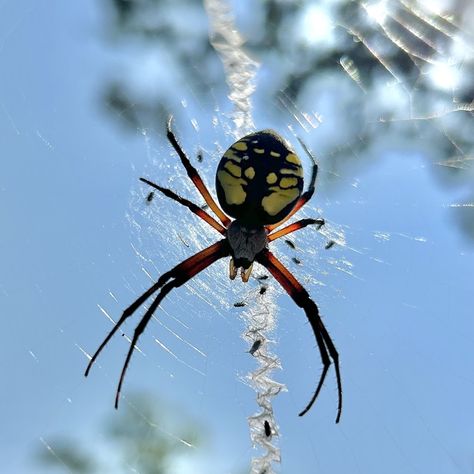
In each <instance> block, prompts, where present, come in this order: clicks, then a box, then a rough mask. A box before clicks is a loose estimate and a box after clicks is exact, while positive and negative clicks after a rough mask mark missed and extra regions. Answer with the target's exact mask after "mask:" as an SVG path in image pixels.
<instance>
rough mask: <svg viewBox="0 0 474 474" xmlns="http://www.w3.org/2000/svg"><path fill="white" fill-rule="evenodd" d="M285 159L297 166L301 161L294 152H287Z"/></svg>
mask: <svg viewBox="0 0 474 474" xmlns="http://www.w3.org/2000/svg"><path fill="white" fill-rule="evenodd" d="M285 159H286V161H288V162H289V163H293V164H294V165H298V166H300V165H301V161H300V159H299V158H298V155H296V154H295V153H288V155H286V158H285Z"/></svg>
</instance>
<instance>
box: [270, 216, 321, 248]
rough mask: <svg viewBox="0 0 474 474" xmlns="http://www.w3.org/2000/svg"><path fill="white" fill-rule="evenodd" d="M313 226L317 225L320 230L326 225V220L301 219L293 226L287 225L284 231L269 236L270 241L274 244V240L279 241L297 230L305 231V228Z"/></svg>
mask: <svg viewBox="0 0 474 474" xmlns="http://www.w3.org/2000/svg"><path fill="white" fill-rule="evenodd" d="M311 224H317V225H318V226H319V227H318V229H320V228H321V226H323V225H324V219H301V220H299V221H296V222H293V224H290V225H287V226H286V227H283V229H280V230H278V231H276V232H274V233H273V234H270V235H269V236H268V241H269V242H272V241H273V240H276V239H279V238H280V237H283V236H284V235H287V234H291V233H292V232H295V231H296V230H300V229H303V228H304V227H307V226H308V225H311Z"/></svg>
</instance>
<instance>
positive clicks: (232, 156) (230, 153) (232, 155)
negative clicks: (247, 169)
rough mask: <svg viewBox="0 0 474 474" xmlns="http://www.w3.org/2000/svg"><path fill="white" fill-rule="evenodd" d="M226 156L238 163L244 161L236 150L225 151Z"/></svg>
mask: <svg viewBox="0 0 474 474" xmlns="http://www.w3.org/2000/svg"><path fill="white" fill-rule="evenodd" d="M224 157H225V158H227V159H228V160H232V161H235V162H236V163H240V162H241V161H242V158H241V157H240V156H237V155H236V154H235V153H234V151H233V150H230V149H229V150H227V151H226V152H225V153H224Z"/></svg>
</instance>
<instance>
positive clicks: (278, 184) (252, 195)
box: [216, 130, 303, 226]
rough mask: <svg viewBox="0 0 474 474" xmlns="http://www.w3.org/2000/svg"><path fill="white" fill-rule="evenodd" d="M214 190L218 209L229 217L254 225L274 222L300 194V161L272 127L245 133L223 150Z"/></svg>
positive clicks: (277, 220)
mask: <svg viewBox="0 0 474 474" xmlns="http://www.w3.org/2000/svg"><path fill="white" fill-rule="evenodd" d="M216 190H217V197H218V199H219V203H220V205H221V207H222V209H223V210H224V212H226V213H227V214H228V215H230V216H231V217H234V218H235V219H238V220H239V221H241V222H242V223H243V224H249V225H255V226H261V225H269V224H274V223H276V222H279V221H280V220H282V219H283V218H284V217H285V216H286V215H287V214H288V213H289V212H290V211H291V210H292V209H293V207H294V205H295V204H296V201H297V200H298V198H299V197H300V195H301V192H302V190H303V168H302V166H301V161H300V159H299V158H298V156H297V155H296V154H295V153H294V152H293V151H292V150H291V149H290V148H289V146H288V145H287V143H286V142H285V141H284V139H283V138H282V137H281V136H280V135H278V133H276V132H274V131H273V130H263V131H261V132H256V133H252V134H250V135H246V136H245V137H243V138H241V139H240V140H238V141H237V142H235V143H234V144H233V145H232V146H231V147H230V148H229V149H228V150H227V151H226V152H225V153H224V156H223V157H222V159H221V161H220V163H219V166H218V168H217V174H216Z"/></svg>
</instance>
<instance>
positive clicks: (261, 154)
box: [85, 117, 342, 423]
mask: <svg viewBox="0 0 474 474" xmlns="http://www.w3.org/2000/svg"><path fill="white" fill-rule="evenodd" d="M171 122H172V117H170V119H169V121H168V126H167V138H168V140H169V141H170V143H171V145H172V146H173V148H174V149H175V151H176V153H177V154H178V156H179V158H180V159H181V163H182V164H183V166H184V168H185V169H186V172H187V174H188V176H189V178H190V179H191V180H192V182H193V183H194V185H195V186H196V188H197V189H198V191H199V192H200V193H201V195H202V197H203V198H204V200H205V201H206V203H207V205H208V206H209V208H210V209H211V210H212V211H213V212H214V214H215V215H216V216H217V217H218V219H219V220H220V222H218V221H217V220H216V219H214V217H212V216H210V215H209V214H208V213H207V212H205V211H204V210H203V209H201V208H200V207H199V206H197V205H196V204H194V203H193V202H191V201H188V200H187V199H184V198H182V197H180V196H178V195H177V194H175V193H174V192H173V191H171V190H169V189H167V188H163V187H161V186H159V185H157V184H155V183H152V182H151V181H149V180H147V179H145V178H140V180H141V181H143V182H144V183H147V184H148V185H150V186H152V187H153V188H154V189H156V190H158V191H160V192H161V193H163V194H164V195H165V196H167V197H169V198H170V199H172V200H174V201H176V202H178V203H180V204H182V205H183V206H186V207H187V208H188V209H189V210H190V211H191V212H193V213H194V214H196V215H197V216H199V217H200V218H201V219H202V220H204V221H205V222H207V223H208V224H209V225H210V226H211V227H213V228H214V229H215V230H216V231H217V232H219V233H220V234H222V235H223V236H224V238H223V239H222V240H219V241H218V242H216V243H215V244H213V245H211V246H210V247H207V248H206V249H204V250H201V251H200V252H198V253H196V254H195V255H193V256H192V257H189V258H187V259H186V260H184V261H183V262H181V263H180V264H178V265H176V266H175V267H174V268H172V269H171V270H169V271H168V272H166V273H164V274H163V275H162V276H161V277H160V278H159V279H158V281H157V282H156V283H155V284H154V285H153V286H152V287H151V288H149V289H148V290H147V291H145V293H143V294H142V295H141V296H140V297H139V298H138V299H137V300H135V301H134V302H133V303H132V304H131V305H130V306H129V307H128V308H126V309H125V311H124V312H123V313H122V316H121V317H120V319H119V320H118V321H117V323H116V324H115V326H114V327H113V328H112V330H111V331H110V332H109V333H108V334H107V336H106V338H105V339H104V341H103V342H102V344H101V345H100V346H99V348H98V349H97V351H96V352H95V354H94V355H93V356H92V358H91V360H90V362H89V364H88V366H87V369H86V372H85V376H86V377H87V375H88V374H89V371H90V369H91V367H92V365H93V364H94V362H95V360H96V359H97V356H98V355H99V354H100V352H101V351H102V349H103V348H104V347H105V346H106V345H107V343H108V342H109V340H110V339H111V338H112V336H113V335H114V334H115V333H116V332H117V330H118V329H119V328H120V326H122V324H123V323H124V322H125V320H126V319H127V318H129V317H130V316H131V315H132V314H133V313H134V312H135V311H136V310H137V309H138V308H139V307H140V306H141V305H142V304H144V303H145V301H146V300H147V299H148V298H149V297H151V296H152V295H153V294H154V293H156V292H157V291H159V293H158V295H157V296H156V297H155V299H154V300H153V301H152V303H151V305H150V307H149V308H148V309H147V310H146V311H145V314H144V315H143V317H142V319H141V320H140V322H139V323H138V325H137V326H136V328H135V331H134V333H133V337H132V341H131V344H130V349H129V350H128V353H127V357H126V358H125V363H124V365H123V368H122V373H121V375H120V379H119V383H118V387H117V391H116V395H115V408H117V407H118V402H119V398H120V391H121V388H122V383H123V380H124V377H125V373H126V371H127V367H128V364H129V362H130V358H131V357H132V353H133V350H134V348H135V345H136V344H137V342H138V338H139V337H140V335H141V334H142V332H143V331H144V330H145V327H146V325H147V324H148V322H149V321H150V319H151V318H152V316H153V313H154V312H155V311H156V309H157V308H158V306H159V304H160V303H161V301H162V300H163V298H164V297H165V296H166V295H167V294H168V293H169V292H170V291H171V290H172V289H173V288H178V287H180V286H182V285H183V284H184V283H186V282H187V281H189V280H190V279H191V278H193V277H194V276H195V275H197V274H198V273H199V272H201V271H202V270H204V269H205V268H207V267H208V266H209V265H211V264H213V263H214V262H216V261H217V260H219V259H221V258H223V257H229V256H230V266H229V276H230V279H231V280H233V279H234V278H235V277H236V276H237V272H238V269H239V268H240V269H241V278H242V281H243V282H247V281H248V280H249V278H250V274H251V272H252V265H253V262H254V261H256V262H258V263H260V264H261V265H263V266H264V267H265V268H267V269H268V271H269V272H270V273H271V274H272V275H273V277H274V278H275V279H276V280H277V281H278V283H280V285H281V286H282V287H283V288H284V289H285V291H286V292H287V293H288V294H289V295H290V297H291V298H292V299H293V301H294V302H295V303H296V304H297V305H298V306H299V307H300V308H303V310H304V312H305V314H306V317H307V318H308V321H309V323H310V325H311V328H312V330H313V333H314V336H315V338H316V342H317V344H318V348H319V352H320V355H321V360H322V363H323V370H322V373H321V375H320V378H319V383H318V385H317V387H316V390H315V392H314V394H313V396H312V397H311V400H310V401H309V403H308V404H307V406H306V408H305V409H304V410H302V411H301V413H299V416H303V415H304V414H305V413H306V412H308V410H309V409H310V408H311V406H312V405H313V403H314V402H315V400H316V398H317V396H318V394H319V392H320V390H321V387H322V386H323V382H324V380H325V378H326V374H327V371H328V369H329V366H330V365H331V359H332V361H333V362H334V366H335V370H336V381H337V391H338V408H337V416H336V423H338V422H339V419H340V417H341V409H342V384H341V375H340V370H339V355H338V352H337V350H336V347H335V346H334V343H333V342H332V339H331V337H330V335H329V333H328V331H327V329H326V328H325V326H324V324H323V322H322V320H321V317H320V316H319V310H318V306H317V305H316V303H315V302H314V301H313V300H312V299H311V298H310V297H309V294H308V292H307V291H306V290H305V289H304V288H303V286H302V285H301V284H300V283H299V282H298V281H297V280H296V278H295V277H294V276H293V275H292V274H291V272H290V271H289V270H288V269H286V268H285V267H284V266H283V264H282V263H281V262H280V261H279V260H278V259H277V258H276V257H275V256H274V255H273V253H272V252H271V251H270V250H269V249H268V244H269V243H270V242H272V241H274V240H276V239H279V238H280V237H283V236H285V235H288V234H290V233H291V232H295V231H297V230H299V229H302V228H304V227H306V226H308V225H310V224H319V225H321V224H322V221H321V219H301V220H299V221H296V222H294V223H293V224H290V225H288V226H286V227H283V228H282V229H280V230H277V231H275V232H273V231H274V230H275V229H276V228H277V227H280V226H281V225H282V224H283V223H284V222H286V221H287V220H288V219H289V218H290V217H291V216H293V214H295V213H296V211H298V210H299V209H300V208H301V207H302V206H304V205H305V204H306V203H307V202H308V201H309V200H310V199H311V197H312V195H313V193H314V189H315V182H316V176H317V172H318V166H317V164H316V162H315V160H314V158H313V157H312V155H311V153H309V151H308V149H307V148H306V147H304V149H305V151H306V152H307V154H308V156H309V157H310V158H311V161H312V162H313V167H312V174H311V182H310V185H309V188H308V190H307V191H305V192H304V193H302V191H303V168H302V166H301V161H300V159H299V158H298V156H297V155H296V154H295V153H294V152H293V151H292V150H291V149H290V147H289V145H288V144H287V143H286V142H285V141H284V139H283V138H282V137H281V136H280V135H278V134H277V133H276V132H274V131H272V130H263V131H260V132H256V133H252V134H250V135H246V136H245V137H243V138H241V139H240V140H238V141H237V142H235V143H234V144H233V145H232V146H231V147H230V148H229V149H228V150H227V151H226V152H225V153H224V156H223V157H222V159H221V161H220V162H219V165H218V167H217V173H216V190H217V197H218V200H219V204H220V205H221V208H222V210H221V208H220V207H219V206H218V205H217V204H216V202H215V201H214V199H213V198H212V196H211V194H210V193H209V191H208V189H207V187H206V185H205V184H204V182H203V181H202V179H201V177H200V176H199V174H198V172H197V170H196V168H194V167H193V166H192V164H191V162H190V161H189V158H188V157H187V156H186V153H185V152H184V151H183V149H182V148H181V146H180V145H179V143H178V141H177V139H176V137H175V135H174V133H173V131H172V130H171ZM223 211H224V212H225V213H226V214H228V215H229V216H232V217H233V218H234V220H231V219H230V218H229V217H227V215H226V214H224V212H223Z"/></svg>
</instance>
